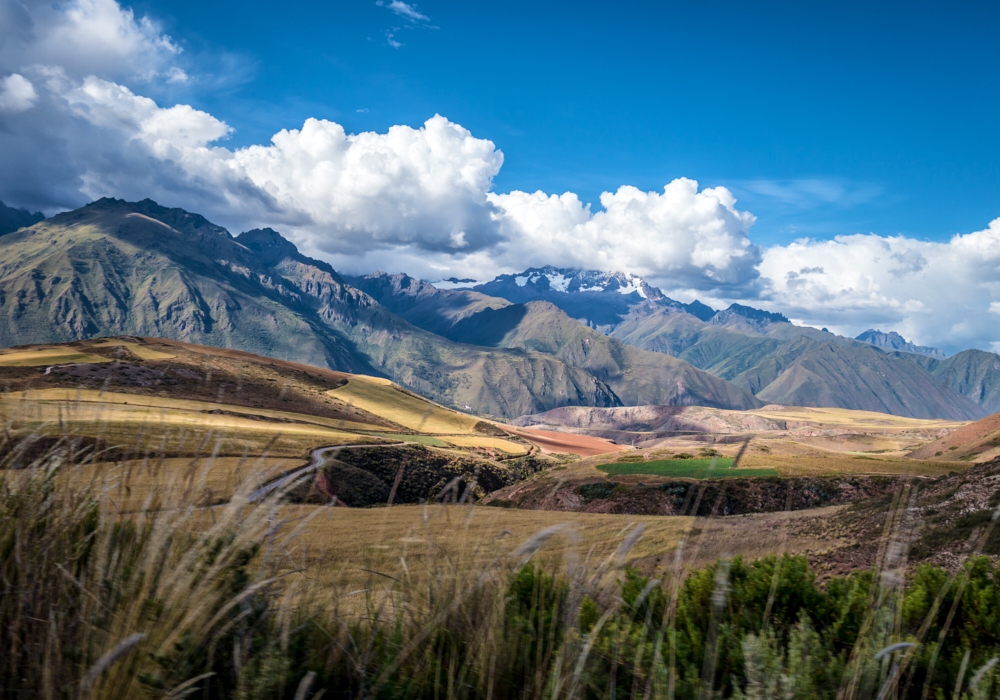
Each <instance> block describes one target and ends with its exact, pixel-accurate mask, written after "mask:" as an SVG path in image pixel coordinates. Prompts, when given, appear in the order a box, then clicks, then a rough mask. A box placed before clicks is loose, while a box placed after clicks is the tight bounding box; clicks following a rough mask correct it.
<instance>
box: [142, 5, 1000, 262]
mask: <svg viewBox="0 0 1000 700" xmlns="http://www.w3.org/2000/svg"><path fill="white" fill-rule="evenodd" d="M134 7H135V8H136V10H137V12H139V13H148V14H149V15H151V16H153V17H156V18H157V19H159V20H160V21H162V22H163V23H164V26H165V29H166V30H167V31H168V33H169V34H170V35H171V36H172V37H173V39H174V40H175V41H177V42H178V43H179V44H180V45H181V46H183V47H184V48H185V49H186V54H187V55H186V56H185V58H186V59H187V60H198V61H204V64H203V65H202V69H203V70H207V71H211V72H213V73H215V75H214V76H213V79H214V80H217V81H219V82H220V83H221V84H217V85H213V86H212V89H211V90H206V89H205V86H204V85H197V84H196V85H193V86H191V88H190V90H189V92H188V93H187V94H185V95H183V96H184V97H186V98H187V99H189V100H190V101H191V102H192V103H193V104H195V106H199V107H201V108H203V109H206V110H207V111H209V112H211V113H212V114H213V115H215V116H216V117H219V118H220V119H223V120H224V121H226V122H227V123H228V124H229V125H231V126H232V127H234V129H235V133H234V135H233V137H232V139H231V141H232V143H233V144H234V145H247V144H251V143H261V142H263V143H266V141H267V139H268V138H269V137H270V135H271V134H273V133H274V132H276V131H277V130H278V129H281V128H285V127H290V126H295V125H297V124H300V123H301V122H302V121H303V120H304V119H305V118H306V117H309V116H314V117H325V118H329V119H332V120H335V121H337V122H339V123H341V124H343V125H344V127H345V128H346V129H347V130H348V131H364V130H378V131H384V130H385V129H387V128H388V127H389V126H391V125H394V124H409V125H411V126H419V125H420V124H421V123H423V122H424V120H426V119H427V118H428V117H430V116H432V115H433V114H435V113H440V114H442V115H444V116H446V117H448V118H449V119H450V120H452V121H454V122H457V123H459V124H461V125H463V126H464V127H466V128H467V129H469V130H471V131H472V133H473V134H475V135H476V136H477V137H479V138H487V139H490V140H492V141H493V142H494V143H496V145H497V146H498V148H500V149H501V150H502V151H503V153H504V155H505V162H504V166H503V169H502V170H501V171H500V174H499V175H498V177H497V178H496V180H495V186H496V189H497V190H498V191H508V190H512V189H521V190H527V191H533V190H536V189H541V190H544V191H546V192H563V191H566V190H571V191H574V192H577V193H578V194H579V195H580V197H581V199H583V200H584V201H591V202H595V204H596V202H597V197H598V195H599V194H600V192H602V191H604V190H613V189H614V188H616V187H618V185H620V184H623V183H627V184H633V185H635V186H637V187H639V188H641V189H658V188H661V187H662V186H663V185H664V184H665V183H666V182H668V181H670V180H672V179H673V178H675V177H680V176H685V177H691V178H694V179H697V180H698V181H699V182H700V183H701V184H702V185H703V186H714V185H725V186H727V187H728V188H729V189H730V190H732V191H733V192H734V194H735V195H736V196H737V198H738V199H739V205H740V207H741V208H745V209H749V210H750V211H752V212H753V213H754V214H755V215H756V216H757V223H756V225H755V226H754V238H755V242H757V243H759V244H765V245H768V244H772V243H777V242H781V241H786V240H789V239H791V238H794V237H797V236H802V235H809V236H813V237H827V236H831V235H835V234H842V233H855V232H875V233H878V234H882V235H892V234H897V233H903V234H906V235H909V236H913V237H917V238H923V239H932V240H941V239H946V238H947V237H949V236H951V235H952V234H954V233H957V232H967V231H972V230H977V229H979V228H982V227H983V226H984V225H985V224H986V223H987V222H988V221H989V220H991V219H992V218H994V217H996V216H998V215H1000V196H998V193H1000V192H998V184H1000V169H998V165H997V164H998V163H1000V130H998V129H997V119H998V116H997V115H998V114H1000V109H998V107H1000V92H998V91H997V90H996V89H995V87H996V85H997V84H998V77H1000V76H998V72H1000V42H997V41H996V40H995V38H996V31H997V29H998V27H1000V22H998V20H1000V4H996V3H983V2H978V3H926V2H925V3H920V2H908V3H902V2H900V3H870V2H867V3H859V2H841V3H808V2H806V3H803V2H770V3H746V2H711V3H690V2H685V3H680V2H657V3H630V4H622V5H614V4H608V3H600V4H598V3H579V2H573V3H570V2H545V3H538V2H507V3H467V2H463V3H453V2H440V1H435V0H428V1H427V2H421V3H419V4H415V5H413V7H415V10H416V12H417V13H418V14H422V15H424V16H425V17H427V18H428V19H427V20H424V19H420V18H419V17H416V18H414V17H408V16H407V15H406V14H400V13H396V12H393V11H392V10H391V9H390V8H389V7H388V3H383V4H382V5H381V6H380V5H377V4H376V2H374V0H372V1H368V0H364V1H348V2H312V1H307V2H302V1H299V2H291V3H283V4H278V3H273V2H233V1H231V0H217V1H215V2H211V3H205V2H189V1H187V0H182V1H174V2H150V3H143V4H137V5H135V6H134ZM392 42H398V43H399V44H401V45H400V46H398V47H393V46H392V45H391V43H392ZM359 110H363V111H359Z"/></svg>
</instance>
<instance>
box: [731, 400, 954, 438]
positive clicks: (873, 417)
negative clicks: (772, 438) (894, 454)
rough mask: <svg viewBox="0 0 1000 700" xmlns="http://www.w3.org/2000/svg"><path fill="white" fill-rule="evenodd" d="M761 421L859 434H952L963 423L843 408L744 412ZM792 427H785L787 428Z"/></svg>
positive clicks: (800, 407) (782, 408) (777, 409)
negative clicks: (760, 418)
mask: <svg viewBox="0 0 1000 700" xmlns="http://www.w3.org/2000/svg"><path fill="white" fill-rule="evenodd" d="M747 413H752V414H754V415H758V416H761V417H764V418H771V419H773V420H782V421H789V422H791V423H793V424H794V423H803V424H808V425H810V426H814V427H817V428H839V429H849V430H857V431H859V432H866V431H873V430H886V431H888V430H911V431H926V430H939V429H944V430H954V429H956V428H960V427H962V426H964V425H966V424H967V421H949V420H927V419H923V418H907V417H905V416H893V415H890V414H888V413H876V412H874V411H854V410H850V409H846V408H810V407H807V406H774V407H765V408H762V409H757V410H755V411H747ZM791 427H792V426H789V428H791Z"/></svg>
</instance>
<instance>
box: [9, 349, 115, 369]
mask: <svg viewBox="0 0 1000 700" xmlns="http://www.w3.org/2000/svg"><path fill="white" fill-rule="evenodd" d="M97 362H111V360H110V359H109V358H107V357H101V356H100V355H91V354H89V353H85V352H80V351H79V350H74V349H73V348H68V347H65V346H55V347H45V348H34V349H32V350H14V351H10V352H4V353H2V354H0V367H44V366H46V365H63V364H71V363H87V364H94V363H97Z"/></svg>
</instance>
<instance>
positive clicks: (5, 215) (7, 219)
mask: <svg viewBox="0 0 1000 700" xmlns="http://www.w3.org/2000/svg"><path fill="white" fill-rule="evenodd" d="M44 219H45V215H44V214H42V212H40V211H38V212H35V213H32V212H30V211H28V210H27V209H15V208H13V207H8V206H7V205H6V204H4V203H3V202H0V236H3V235H4V234H7V233H12V232H14V231H16V230H18V229H19V228H24V227H25V226H31V225H32V224H37V223H38V222H39V221H42V220H44Z"/></svg>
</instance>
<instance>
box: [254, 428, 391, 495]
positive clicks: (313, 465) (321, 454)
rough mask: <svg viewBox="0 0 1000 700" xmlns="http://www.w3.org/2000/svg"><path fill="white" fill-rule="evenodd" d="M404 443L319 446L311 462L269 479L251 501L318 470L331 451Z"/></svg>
mask: <svg viewBox="0 0 1000 700" xmlns="http://www.w3.org/2000/svg"><path fill="white" fill-rule="evenodd" d="M403 444H405V443H404V442H389V443H385V442H379V443H371V442H359V443H357V444H354V445H328V446H327V447H317V448H316V449H315V450H313V451H312V452H310V453H309V456H310V460H309V464H307V465H306V466H304V467H301V468H299V469H296V470H295V471H292V472H288V473H287V474H284V475H282V476H279V477H278V478H277V479H275V480H274V481H269V482H268V483H266V484H264V485H263V486H261V487H260V488H258V489H257V490H256V491H254V492H253V493H251V494H250V502H251V503H256V502H257V501H259V500H261V499H263V498H265V497H266V496H268V495H269V494H271V493H272V492H274V491H275V490H277V489H280V488H281V487H282V486H284V485H285V484H287V483H288V482H290V481H293V480H295V479H297V478H299V477H300V476H303V475H304V474H309V473H311V472H314V471H316V470H318V469H319V468H320V467H322V466H323V465H324V464H326V457H327V455H328V454H330V453H331V452H336V451H338V450H350V449H353V448H355V447H390V446H395V445H403Z"/></svg>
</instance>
